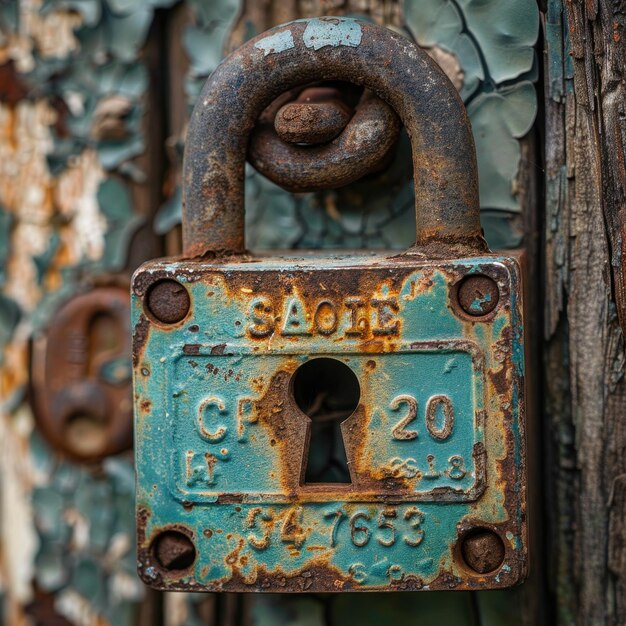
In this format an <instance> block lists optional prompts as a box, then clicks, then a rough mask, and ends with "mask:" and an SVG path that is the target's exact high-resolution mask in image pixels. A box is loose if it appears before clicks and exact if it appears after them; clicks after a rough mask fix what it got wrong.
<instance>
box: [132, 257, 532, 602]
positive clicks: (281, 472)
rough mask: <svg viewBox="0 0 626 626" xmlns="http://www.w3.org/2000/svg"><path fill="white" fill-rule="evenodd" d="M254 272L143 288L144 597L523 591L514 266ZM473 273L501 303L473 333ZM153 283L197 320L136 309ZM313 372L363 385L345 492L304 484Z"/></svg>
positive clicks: (180, 270) (188, 267)
mask: <svg viewBox="0 0 626 626" xmlns="http://www.w3.org/2000/svg"><path fill="white" fill-rule="evenodd" d="M247 260H248V262H245V263H241V262H239V261H238V260H237V259H234V260H233V259H230V260H227V259H224V260H222V261H221V262H220V263H213V264H208V263H205V262H202V261H182V262H175V261H155V262H153V263H151V264H148V265H146V266H144V268H143V269H142V270H140V272H139V273H138V274H137V275H136V276H135V280H134V293H133V298H134V304H133V324H134V327H135V359H136V360H135V370H134V371H135V402H136V411H137V415H136V418H137V419H136V453H137V471H138V485H139V492H138V501H137V506H138V512H139V516H138V523H139V533H140V535H139V563H140V566H139V569H140V574H141V576H142V578H143V579H144V580H145V581H146V582H147V583H148V584H151V585H154V586H157V587H161V588H164V589H198V590H201V589H205V590H243V591H245V590H267V591H279V590H284V591H289V590H292V591H298V590H309V591H341V590H369V589H372V590H376V589H377V590H383V589H478V588H485V587H488V588H495V587H506V586H510V585H511V584H514V583H516V582H518V581H519V580H521V579H523V577H524V575H525V571H526V565H525V563H526V561H525V553H526V517H525V496H524V482H523V478H524V465H525V459H524V433H523V351H522V336H521V319H520V302H519V275H518V269H517V266H516V264H515V262H514V261H512V260H511V259H507V258H500V257H495V256H486V257H474V258H469V259H463V260H459V261H448V262H439V263H432V262H428V261H421V262H419V261H416V260H415V259H414V258H412V257H410V256H403V257H397V258H386V257H384V256H375V257H369V256H364V257H355V256H346V257H342V258H328V259H322V258H318V257H311V258H308V259H307V258H304V259H291V258H277V259H267V260H261V259H247ZM476 272H478V273H480V274H483V275H488V276H490V277H491V278H493V280H494V281H495V282H496V284H497V285H498V289H499V293H500V297H499V300H498V305H497V307H496V308H495V309H494V310H493V311H492V312H491V313H490V314H489V315H487V316H485V317H481V318H480V319H479V320H476V319H475V318H472V317H471V316H469V315H467V314H465V313H464V312H463V311H462V309H461V308H460V306H459V305H458V303H457V301H456V292H457V291H456V287H457V286H458V284H459V283H460V282H461V281H462V280H463V278H464V277H465V276H466V275H467V274H468V273H476ZM163 279H175V280H177V281H178V282H179V283H180V284H181V285H182V286H184V288H185V289H186V290H187V291H188V293H189V297H190V301H191V303H192V304H191V309H190V312H189V314H188V316H187V317H186V318H185V319H184V320H182V321H181V322H179V323H176V324H171V325H164V324H155V323H151V322H150V321H149V319H148V317H147V316H146V314H145V309H144V306H145V305H144V301H145V294H146V293H148V292H149V290H150V286H151V285H152V284H154V283H155V282H156V281H160V280H163ZM315 357H330V358H333V359H337V360H339V361H341V362H342V363H344V364H346V365H348V367H350V368H351V369H352V370H353V371H354V372H355V374H356V376H357V378H358V380H359V385H360V399H359V403H358V406H357V408H356V410H355V411H354V413H353V414H352V415H351V416H350V417H349V418H348V419H347V420H346V421H344V422H343V424H342V426H341V430H342V434H343V443H344V446H345V449H346V454H347V459H348V467H349V469H350V477H351V482H349V483H345V484H340V483H333V484H315V483H313V484H311V483H307V482H305V481H304V480H303V478H304V464H305V462H306V459H307V446H308V442H309V432H310V420H309V418H308V417H307V416H306V415H305V414H304V413H303V412H302V411H301V410H300V409H299V408H298V406H297V405H296V402H295V400H294V395H293V388H292V379H293V375H294V373H295V372H296V371H297V369H298V367H299V366H300V365H301V364H303V363H305V362H307V361H308V360H310V359H313V358H315ZM172 530H176V531H178V532H184V533H185V534H186V535H187V536H188V537H189V539H190V540H191V541H192V542H193V545H194V546H195V550H196V552H197V558H196V559H195V560H194V562H193V563H192V564H190V565H189V567H187V568H186V569H184V570H168V569H166V568H164V567H162V566H160V565H159V561H158V558H157V556H156V554H155V545H157V542H159V541H160V539H159V538H160V536H161V534H162V533H165V532H169V531H172ZM477 530H488V531H491V532H494V533H495V534H496V535H497V537H499V539H500V540H501V542H502V545H503V550H504V554H505V556H504V560H503V563H502V564H501V566H500V567H498V568H496V570H495V571H489V572H487V573H484V574H483V573H479V572H476V571H475V570H474V569H473V566H472V565H471V564H469V563H467V562H466V560H465V558H464V557H463V550H462V548H461V545H462V543H463V542H464V541H465V537H466V535H468V534H475V533H476V531H477ZM478 547H480V544H479V545H478ZM472 554H474V553H472ZM485 559H487V560H489V557H488V555H487V556H485ZM477 560H478V561H480V558H479V557H477ZM483 560H484V559H483Z"/></svg>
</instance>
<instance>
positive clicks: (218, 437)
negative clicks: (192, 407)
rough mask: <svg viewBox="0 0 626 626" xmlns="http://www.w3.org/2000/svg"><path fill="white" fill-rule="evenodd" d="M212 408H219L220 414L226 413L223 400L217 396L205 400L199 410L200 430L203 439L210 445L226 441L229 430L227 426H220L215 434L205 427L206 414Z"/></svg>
mask: <svg viewBox="0 0 626 626" xmlns="http://www.w3.org/2000/svg"><path fill="white" fill-rule="evenodd" d="M211 406H215V407H217V410H218V411H219V412H220V413H226V406H225V405H224V401H223V400H222V399H221V398H218V397H217V396H209V397H208V398H205V399H204V400H203V401H202V403H201V404H200V407H199V408H198V418H197V419H198V430H199V432H200V436H201V437H202V438H203V439H206V440H207V441H208V442H210V443H218V442H220V441H222V439H224V437H225V436H226V433H227V432H228V429H227V428H226V426H218V428H217V429H216V430H215V431H214V432H211V431H209V430H208V429H207V428H206V426H205V425H204V413H205V411H206V410H207V409H208V408H209V407H211Z"/></svg>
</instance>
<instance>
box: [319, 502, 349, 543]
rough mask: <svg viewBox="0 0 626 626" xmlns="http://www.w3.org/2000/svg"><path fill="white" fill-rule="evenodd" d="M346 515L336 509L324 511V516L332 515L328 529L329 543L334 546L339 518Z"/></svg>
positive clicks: (341, 518)
mask: <svg viewBox="0 0 626 626" xmlns="http://www.w3.org/2000/svg"><path fill="white" fill-rule="evenodd" d="M345 516H346V514H345V513H344V512H343V511H342V510H341V509H337V510H336V511H329V512H327V513H324V517H334V518H335V519H334V520H333V524H332V527H331V530H330V545H331V547H332V548H334V547H335V546H336V545H337V529H338V528H339V524H340V523H341V520H343V518H344V517H345Z"/></svg>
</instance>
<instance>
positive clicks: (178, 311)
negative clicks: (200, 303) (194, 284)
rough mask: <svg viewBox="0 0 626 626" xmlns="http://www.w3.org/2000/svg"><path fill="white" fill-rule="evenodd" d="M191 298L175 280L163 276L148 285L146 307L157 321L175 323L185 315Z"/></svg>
mask: <svg viewBox="0 0 626 626" xmlns="http://www.w3.org/2000/svg"><path fill="white" fill-rule="evenodd" d="M190 306H191V300H190V299H189V293H188V292H187V290H186V289H185V287H183V285H181V284H180V283H179V282H178V281H177V280H173V279H171V278H164V279H163V280H159V281H157V282H156V283H154V285H152V286H151V287H150V289H149V290H148V293H147V295H146V307H147V309H148V311H149V313H150V314H151V315H152V316H153V317H154V318H155V319H156V320H158V321H159V322H162V323H164V324H176V322H180V321H181V320H183V319H185V317H187V313H189V308H190Z"/></svg>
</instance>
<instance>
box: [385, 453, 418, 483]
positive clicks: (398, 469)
mask: <svg viewBox="0 0 626 626" xmlns="http://www.w3.org/2000/svg"><path fill="white" fill-rule="evenodd" d="M389 468H390V473H391V475H392V476H393V477H394V478H415V477H416V476H417V474H418V473H419V468H418V466H417V461H416V460H415V459H414V458H412V457H409V458H408V459H401V458H400V457H397V456H396V457H394V458H393V459H391V461H390V462H389Z"/></svg>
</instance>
